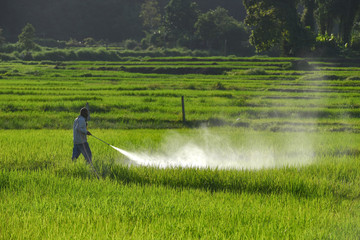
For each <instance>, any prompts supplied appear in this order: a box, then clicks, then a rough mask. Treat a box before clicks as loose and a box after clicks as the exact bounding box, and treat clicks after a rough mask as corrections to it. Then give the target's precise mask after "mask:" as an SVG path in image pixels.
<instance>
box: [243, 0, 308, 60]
mask: <svg viewBox="0 0 360 240" xmlns="http://www.w3.org/2000/svg"><path fill="white" fill-rule="evenodd" d="M243 2H244V6H245V8H246V10H247V17H246V19H245V22H246V24H248V25H249V26H250V27H251V35H250V43H251V44H252V45H254V46H255V48H256V49H257V51H259V52H261V51H266V50H269V49H270V48H271V47H273V46H276V45H279V46H280V48H281V50H282V54H283V55H299V54H302V53H304V52H306V51H309V49H310V46H311V44H312V41H311V34H310V32H309V31H308V30H307V29H306V28H304V27H303V26H302V25H301V22H300V17H299V14H298V12H297V3H298V1H297V0H243Z"/></svg>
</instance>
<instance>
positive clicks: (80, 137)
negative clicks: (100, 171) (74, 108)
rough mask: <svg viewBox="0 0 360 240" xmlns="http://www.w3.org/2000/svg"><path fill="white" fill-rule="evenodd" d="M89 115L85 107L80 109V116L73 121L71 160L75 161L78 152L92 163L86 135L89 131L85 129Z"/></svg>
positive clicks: (78, 154)
mask: <svg viewBox="0 0 360 240" xmlns="http://www.w3.org/2000/svg"><path fill="white" fill-rule="evenodd" d="M88 116H89V111H88V110H87V108H82V109H80V116H78V117H77V118H76V119H75V121H74V127H73V132H74V148H73V154H72V160H73V161H75V160H76V159H77V158H78V157H79V156H80V153H82V155H83V156H84V157H85V160H86V162H87V163H89V164H92V161H91V159H92V155H91V150H90V147H89V143H88V142H87V135H91V133H90V132H89V131H88V130H87V118H88Z"/></svg>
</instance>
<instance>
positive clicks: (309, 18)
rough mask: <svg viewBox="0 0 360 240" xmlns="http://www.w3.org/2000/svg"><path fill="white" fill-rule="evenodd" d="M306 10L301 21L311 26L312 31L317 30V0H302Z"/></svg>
mask: <svg viewBox="0 0 360 240" xmlns="http://www.w3.org/2000/svg"><path fill="white" fill-rule="evenodd" d="M301 2H302V4H303V5H304V11H303V13H302V16H301V23H302V24H303V25H304V26H307V27H310V29H311V30H312V31H314V30H315V16H314V11H315V8H316V3H315V0H302V1H301Z"/></svg>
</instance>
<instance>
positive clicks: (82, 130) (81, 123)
mask: <svg viewBox="0 0 360 240" xmlns="http://www.w3.org/2000/svg"><path fill="white" fill-rule="evenodd" d="M73 132H74V144H81V143H85V142H87V129H86V121H85V118H84V117H83V116H81V115H80V116H78V117H77V118H76V119H75V121H74V126H73Z"/></svg>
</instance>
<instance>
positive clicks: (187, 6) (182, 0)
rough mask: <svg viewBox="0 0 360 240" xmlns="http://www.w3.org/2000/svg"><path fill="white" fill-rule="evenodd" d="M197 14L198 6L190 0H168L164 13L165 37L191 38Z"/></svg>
mask: <svg viewBox="0 0 360 240" xmlns="http://www.w3.org/2000/svg"><path fill="white" fill-rule="evenodd" d="M198 15H199V11H198V6H197V4H196V3H195V2H193V1H192V0H170V1H169V3H168V4H167V5H166V6H165V14H164V26H165V31H166V32H165V34H166V37H167V38H168V39H169V40H170V41H176V40H178V39H185V40H186V39H189V38H191V37H192V36H193V35H194V32H195V29H194V25H195V22H196V20H197V18H198Z"/></svg>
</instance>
